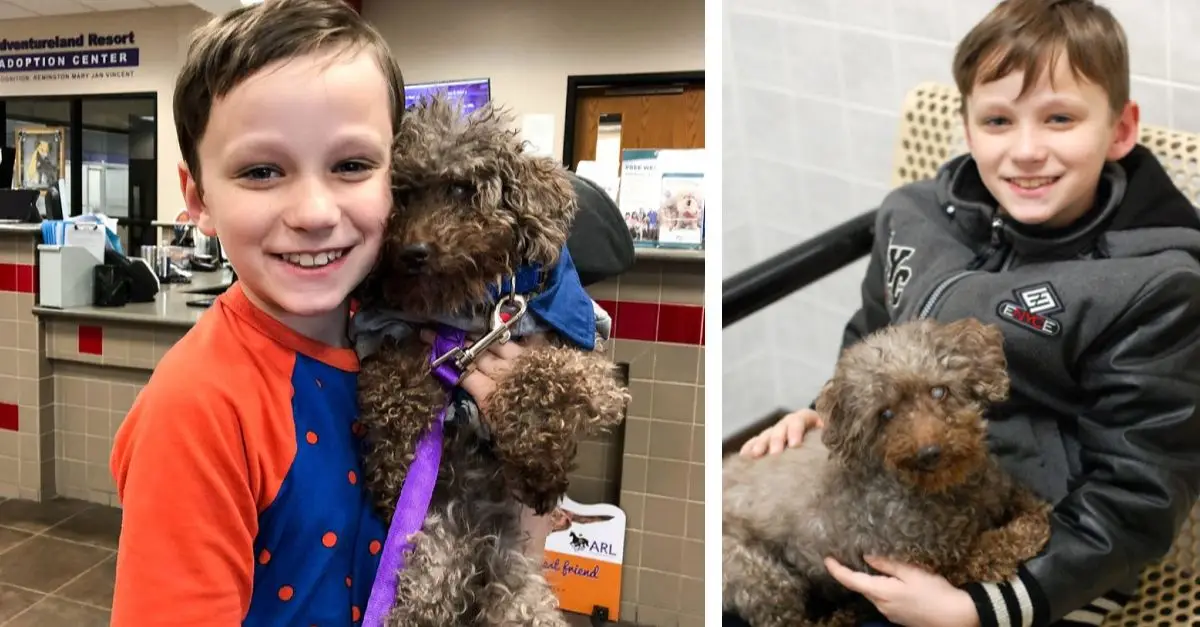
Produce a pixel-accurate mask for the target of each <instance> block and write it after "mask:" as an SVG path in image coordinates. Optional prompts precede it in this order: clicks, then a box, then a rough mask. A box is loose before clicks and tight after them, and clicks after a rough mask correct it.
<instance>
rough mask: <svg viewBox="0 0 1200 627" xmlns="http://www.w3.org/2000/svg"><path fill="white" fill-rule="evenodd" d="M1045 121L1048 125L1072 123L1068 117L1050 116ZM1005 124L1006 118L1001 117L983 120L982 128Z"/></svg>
mask: <svg viewBox="0 0 1200 627" xmlns="http://www.w3.org/2000/svg"><path fill="white" fill-rule="evenodd" d="M1046 121H1047V122H1049V123H1050V124H1070V123H1071V122H1072V118H1071V116H1069V115H1052V116H1050V117H1048V118H1046ZM1007 123H1008V118H1001V117H991V118H984V120H983V125H984V126H1000V125H1002V124H1007Z"/></svg>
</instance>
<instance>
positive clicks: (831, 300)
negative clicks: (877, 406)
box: [722, 0, 1200, 434]
mask: <svg viewBox="0 0 1200 627" xmlns="http://www.w3.org/2000/svg"><path fill="white" fill-rule="evenodd" d="M1100 1H1101V3H1102V4H1105V5H1106V6H1109V7H1111V8H1112V9H1113V11H1114V13H1115V14H1116V15H1117V18H1118V19H1120V20H1121V22H1122V24H1123V25H1124V27H1125V30H1126V32H1127V34H1128V36H1129V39H1130V48H1131V64H1132V67H1133V72H1134V77H1133V97H1134V98H1135V99H1136V100H1137V101H1138V102H1139V103H1140V104H1141V110H1142V120H1143V122H1144V123H1147V124H1154V125H1164V126H1172V127H1176V128H1180V129H1184V130H1188V131H1200V40H1198V39H1196V38H1195V36H1194V34H1195V33H1196V32H1200V2H1197V1H1196V0H1100ZM994 5H995V2H994V1H993V0H837V1H836V2H835V1H834V0H724V6H723V9H724V12H725V15H724V19H723V20H722V21H723V24H724V32H723V33H722V37H724V64H723V74H724V84H723V86H722V87H723V89H724V90H725V91H724V100H723V102H724V114H725V120H724V158H723V162H724V165H723V176H724V177H725V178H724V188H725V194H726V196H725V202H724V203H723V206H724V207H725V210H724V211H725V213H724V216H723V218H722V222H723V224H724V225H725V228H724V237H725V239H724V249H723V252H724V255H723V259H724V267H723V268H722V273H723V275H724V276H726V277H728V276H730V275H732V274H734V273H736V272H738V271H740V270H743V269H745V268H746V267H748V266H750V265H751V264H753V263H756V262H759V261H761V260H764V259H766V258H768V257H769V256H770V255H773V254H775V253H778V252H780V251H782V250H783V249H785V248H787V247H788V246H792V245H794V244H797V243H800V242H802V241H804V240H806V239H808V238H811V237H814V236H816V235H818V234H819V233H821V232H822V231H824V230H826V229H828V228H831V227H833V226H835V225H836V224H838V223H840V222H843V221H845V220H847V219H849V218H851V217H853V216H854V215H856V214H858V213H860V212H862V211H866V210H869V209H871V208H873V206H874V203H877V202H878V201H879V200H880V199H881V198H882V197H883V194H884V193H885V192H886V186H887V184H888V182H889V178H890V174H889V173H890V171H891V157H892V146H893V143H894V142H895V137H896V130H897V128H898V126H899V117H898V116H899V112H900V105H901V102H902V95H903V93H904V92H905V91H906V90H908V89H909V88H911V87H913V86H915V85H916V84H917V83H919V82H922V81H926V80H937V81H941V82H944V83H946V84H952V81H951V77H950V63H951V60H952V57H953V50H954V46H955V44H956V43H957V41H958V39H959V38H961V37H962V36H963V35H965V34H966V32H967V30H968V29H969V28H970V26H971V25H972V24H974V23H975V22H976V21H977V20H978V19H979V18H980V17H982V16H983V14H984V13H985V12H986V11H987V10H989V9H990V8H991V7H992V6H994ZM865 268H866V262H865V260H863V261H860V262H859V263H857V264H854V265H853V266H852V267H850V268H848V269H845V270H843V271H841V272H838V273H836V274H834V275H832V276H830V277H829V278H827V279H826V280H825V281H822V282H821V283H819V284H816V285H813V286H811V287H809V288H807V289H805V290H802V291H801V292H799V293H797V294H795V295H793V296H792V297H789V298H788V299H786V300H784V301H782V302H780V303H777V304H776V305H774V306H772V307H771V308H769V309H768V310H765V311H762V312H760V313H759V314H757V315H755V316H753V317H751V318H748V319H746V320H743V321H742V322H740V323H739V324H737V325H735V326H733V327H730V328H729V329H727V330H726V331H725V334H724V344H723V347H724V351H723V352H724V372H725V376H724V388H723V389H724V399H725V401H724V405H725V406H724V408H723V411H722V414H723V417H722V422H723V424H722V430H723V433H724V434H729V433H730V432H732V431H734V430H736V429H738V428H739V427H741V426H742V425H745V424H746V423H748V422H751V421H752V420H754V419H757V418H760V417H762V416H763V415H765V414H767V413H768V412H769V411H771V410H773V409H775V408H777V407H780V406H782V407H786V408H795V407H799V406H807V404H808V403H809V402H810V401H811V400H812V398H813V395H814V394H815V393H816V391H817V389H818V388H819V387H820V384H821V383H822V382H823V381H824V380H825V379H826V378H827V377H828V376H829V374H830V372H831V371H832V366H833V362H834V360H835V359H836V356H837V355H836V353H837V349H838V346H839V344H840V342H841V332H842V327H843V326H844V324H845V322H846V320H847V319H848V317H849V316H850V314H851V313H853V311H854V310H855V309H856V308H857V307H858V304H859V295H858V288H859V281H860V280H861V278H862V274H863V272H864V271H865Z"/></svg>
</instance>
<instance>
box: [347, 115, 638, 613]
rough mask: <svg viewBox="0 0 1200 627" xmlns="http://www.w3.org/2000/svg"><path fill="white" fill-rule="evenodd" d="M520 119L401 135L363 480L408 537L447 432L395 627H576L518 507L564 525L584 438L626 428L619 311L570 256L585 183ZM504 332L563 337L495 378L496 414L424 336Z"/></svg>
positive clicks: (361, 322) (367, 340)
mask: <svg viewBox="0 0 1200 627" xmlns="http://www.w3.org/2000/svg"><path fill="white" fill-rule="evenodd" d="M509 122H510V120H509V119H508V118H507V117H504V116H502V115H500V114H499V112H498V111H496V110H493V109H492V108H490V107H488V108H484V109H481V110H479V111H476V112H475V113H472V114H471V115H466V114H464V113H463V111H462V110H461V108H460V107H459V106H457V105H455V104H453V103H452V102H451V101H450V100H448V99H447V98H446V97H445V96H444V95H442V96H438V97H435V98H432V99H430V100H426V101H424V102H422V103H420V104H418V105H417V106H416V107H414V108H413V109H410V110H409V111H408V112H406V114H405V118H404V120H403V122H402V126H401V129H400V133H399V135H398V137H397V139H396V146H395V154H394V157H393V185H394V189H395V195H396V210H395V212H394V213H393V215H392V217H391V220H390V222H389V223H388V225H387V230H386V232H385V241H384V245H383V250H382V253H381V258H380V262H379V264H378V267H377V268H375V270H374V271H373V272H372V274H371V276H370V277H368V279H367V281H366V282H365V283H364V287H363V290H362V292H361V293H360V294H359V297H360V299H361V309H360V310H359V312H358V313H356V314H355V317H354V325H355V331H356V333H355V339H356V345H357V346H358V348H359V352H360V354H361V355H363V356H364V357H363V361H362V372H361V374H360V376H359V382H360V383H359V386H360V389H359V398H360V406H361V407H360V421H361V424H362V425H363V426H364V427H365V434H364V435H365V445H366V447H365V461H364V470H365V480H366V485H367V487H368V488H369V489H370V490H371V492H372V493H373V495H374V496H375V499H376V501H377V503H378V507H379V509H380V511H381V513H382V515H383V517H384V520H385V521H387V522H388V523H389V524H393V523H395V522H396V521H397V519H399V520H400V521H401V522H400V524H402V525H403V524H406V523H404V518H403V517H402V514H406V512H410V511H411V509H412V508H409V509H405V508H407V507H408V506H407V505H406V503H407V502H408V501H406V500H405V499H404V490H406V489H408V488H409V487H410V485H412V484H410V483H409V482H410V481H416V480H413V479H412V477H413V476H415V475H421V473H422V472H423V471H422V469H423V468H425V467H426V465H425V464H422V463H420V460H421V459H426V458H432V457H433V456H432V455H428V456H427V457H422V455H425V454H426V453H428V451H430V450H431V448H432V445H430V446H429V447H425V446H424V443H425V442H427V441H428V440H426V438H429V437H430V434H433V433H439V432H441V431H439V429H444V432H441V433H443V439H442V441H441V446H440V465H439V466H437V469H436V484H435V485H434V488H433V491H432V496H431V497H430V501H429V502H428V510H427V514H425V516H424V519H423V521H420V524H419V525H416V527H417V528H416V529H413V534H412V536H411V538H410V541H409V548H408V549H407V550H406V551H405V553H404V555H405V557H404V563H403V565H402V568H400V569H399V572H395V570H393V569H389V567H388V564H387V562H384V563H383V565H381V567H380V574H379V575H378V576H379V577H383V578H384V579H383V581H384V582H385V583H390V582H392V581H393V580H394V586H392V587H391V588H389V589H387V590H385V592H386V593H388V594H387V597H388V598H389V599H390V598H391V593H392V592H394V602H391V603H389V606H388V611H387V614H386V619H385V620H384V624H386V625H391V626H403V627H422V626H427V627H443V626H446V625H455V626H492V625H495V626H499V625H537V626H551V625H553V626H558V625H565V624H566V623H565V621H564V618H563V617H562V615H561V613H560V612H559V611H558V610H557V599H556V597H555V596H554V594H553V591H552V590H551V589H550V587H549V586H548V585H547V583H546V581H545V579H544V578H543V576H542V565H541V563H540V561H538V560H535V559H530V558H528V557H526V555H525V553H524V552H523V549H524V546H523V543H524V541H525V539H526V538H525V534H523V533H522V532H521V529H520V520H521V516H520V514H521V509H520V504H525V505H527V506H529V507H531V508H532V509H533V510H535V511H536V512H537V513H538V514H546V513H549V512H550V511H551V510H552V509H553V508H554V507H555V506H556V505H557V504H558V502H559V500H560V499H561V497H562V496H563V495H564V494H565V492H566V489H567V475H568V472H570V470H571V469H572V467H573V464H574V457H575V452H576V443H577V442H578V440H579V439H580V438H582V437H585V436H587V435H589V434H592V433H596V432H600V431H602V430H604V429H606V428H608V427H611V426H612V425H614V424H616V423H617V422H619V421H620V419H621V417H622V415H623V412H624V408H625V406H626V404H627V403H628V400H629V396H628V394H627V392H626V391H625V389H624V388H623V387H621V385H620V384H619V382H618V380H617V377H616V373H615V372H614V366H613V364H612V362H611V361H610V360H609V358H608V357H607V356H605V355H604V354H603V353H602V352H601V348H602V347H601V345H600V339H599V338H598V337H597V336H598V335H599V336H603V335H604V334H603V332H598V323H597V319H596V318H597V316H599V317H600V318H602V319H603V318H605V314H604V312H603V311H602V310H599V309H598V308H596V306H595V303H594V302H593V301H592V300H591V299H590V298H588V297H587V295H586V293H585V292H584V291H583V287H582V285H581V284H580V283H579V279H578V276H577V274H576V273H575V271H574V269H573V266H572V265H571V262H570V257H569V253H568V251H567V249H566V240H567V234H568V231H569V227H570V224H571V220H572V218H573V215H574V211H575V207H576V199H575V196H574V192H573V190H572V187H571V184H570V181H569V180H568V179H567V175H566V173H565V171H564V170H563V169H562V167H561V166H560V165H558V164H556V163H555V162H554V161H552V160H550V159H543V158H537V157H534V156H531V155H529V154H528V153H526V152H524V151H523V149H522V145H521V142H520V140H519V138H518V137H517V136H516V134H515V133H514V132H512V131H511V130H509ZM506 325H511V329H510V331H511V334H512V336H513V337H514V338H518V337H521V336H523V335H525V334H526V333H531V332H544V333H546V334H547V338H548V340H547V341H546V342H544V343H540V344H536V345H529V346H528V347H526V349H525V351H524V352H523V353H522V354H521V355H520V356H519V357H517V358H516V359H515V361H513V362H512V367H511V369H510V370H507V371H505V372H491V373H489V375H490V376H492V377H493V378H494V379H496V390H495V391H494V392H493V393H491V395H490V396H489V397H488V398H487V399H486V401H485V402H484V403H483V406H482V407H479V406H478V405H477V404H475V403H474V401H473V399H470V398H464V395H463V393H462V391H461V389H458V388H457V379H456V378H455V377H459V376H462V373H459V372H455V373H454V376H453V377H451V380H449V381H447V380H445V379H444V378H441V377H443V369H444V368H445V367H446V366H445V365H444V364H443V365H439V366H436V367H435V365H434V364H432V363H431V362H432V361H433V358H435V357H436V355H431V349H430V347H429V346H428V345H426V343H424V342H423V341H422V340H421V339H420V338H419V337H418V335H417V333H416V330H417V329H427V330H434V331H436V332H437V333H438V334H439V336H444V337H456V338H459V339H461V337H462V335H463V334H465V335H467V336H469V337H471V338H479V337H480V336H481V335H484V334H487V333H488V332H489V331H490V330H491V329H493V328H494V327H497V326H506ZM599 326H600V327H602V326H603V325H602V324H601V325H599ZM455 341H458V340H455ZM462 346H463V345H460V346H458V348H459V349H461V348H462ZM451 354H453V352H451ZM451 361H452V360H451ZM447 363H449V362H447ZM480 363H482V362H480ZM481 367H482V366H481ZM467 368H468V369H469V368H470V366H468V367H467ZM448 390H453V391H452V392H451V391H448ZM448 395H452V398H449V399H448ZM443 412H446V413H444V414H443ZM443 416H444V418H443ZM419 447H420V448H419ZM422 476H425V475H422ZM414 490H415V489H414ZM396 528H397V527H395V526H393V531H394V530H395V529H396ZM389 533H390V534H391V533H392V532H389ZM396 537H399V535H397V536H396ZM385 552H386V549H385ZM393 578H394V579H393ZM375 599H376V595H375V594H374V593H373V594H372V602H375ZM371 609H372V607H369V608H368V610H369V611H368V614H370V613H371V612H370V610H371Z"/></svg>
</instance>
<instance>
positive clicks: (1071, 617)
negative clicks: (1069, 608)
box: [1058, 610, 1104, 627]
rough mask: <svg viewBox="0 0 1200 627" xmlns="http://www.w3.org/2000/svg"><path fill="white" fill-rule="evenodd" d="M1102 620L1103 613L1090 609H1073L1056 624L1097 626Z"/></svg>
mask: <svg viewBox="0 0 1200 627" xmlns="http://www.w3.org/2000/svg"><path fill="white" fill-rule="evenodd" d="M1103 622H1104V614H1101V613H1099V612H1093V611H1090V610H1075V611H1074V612H1071V613H1070V614H1067V615H1066V616H1064V617H1063V619H1062V620H1061V621H1059V623H1058V624H1060V625H1063V626H1064V627H1065V626H1067V625H1093V626H1098V625H1100V624H1102V623H1103Z"/></svg>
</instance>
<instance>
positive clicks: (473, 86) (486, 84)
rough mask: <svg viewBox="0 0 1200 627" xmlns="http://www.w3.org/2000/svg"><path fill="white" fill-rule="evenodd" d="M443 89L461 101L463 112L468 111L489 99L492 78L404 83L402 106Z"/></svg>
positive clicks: (412, 103) (406, 106)
mask: <svg viewBox="0 0 1200 627" xmlns="http://www.w3.org/2000/svg"><path fill="white" fill-rule="evenodd" d="M443 91H444V92H446V93H447V94H449V96H450V97H451V98H452V99H455V100H459V101H461V102H462V103H463V112H464V113H470V112H472V111H474V110H475V109H478V108H479V107H482V106H483V105H485V104H487V103H488V102H490V101H491V99H492V80H491V79H489V78H475V79H466V80H457V81H437V82H434V83H414V84H412V85H405V86H404V108H406V109H407V108H408V107H411V106H413V105H414V104H416V103H417V101H418V100H420V99H421V98H424V97H426V96H431V95H433V94H435V93H437V92H443Z"/></svg>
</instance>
